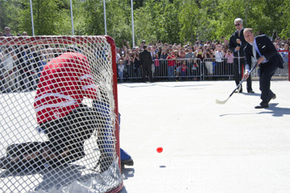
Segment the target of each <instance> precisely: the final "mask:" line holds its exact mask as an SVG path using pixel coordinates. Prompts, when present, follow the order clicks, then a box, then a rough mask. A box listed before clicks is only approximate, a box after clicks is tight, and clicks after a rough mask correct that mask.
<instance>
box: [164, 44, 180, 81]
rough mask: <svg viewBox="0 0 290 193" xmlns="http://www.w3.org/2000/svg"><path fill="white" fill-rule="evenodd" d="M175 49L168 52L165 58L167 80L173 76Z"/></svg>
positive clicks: (175, 57)
mask: <svg viewBox="0 0 290 193" xmlns="http://www.w3.org/2000/svg"><path fill="white" fill-rule="evenodd" d="M177 53H178V51H177V50H174V51H173V52H172V53H171V54H168V56H167V58H166V60H167V63H168V76H169V80H173V77H174V68H175V63H176V59H177Z"/></svg>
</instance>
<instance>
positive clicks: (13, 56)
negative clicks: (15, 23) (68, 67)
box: [0, 27, 61, 93]
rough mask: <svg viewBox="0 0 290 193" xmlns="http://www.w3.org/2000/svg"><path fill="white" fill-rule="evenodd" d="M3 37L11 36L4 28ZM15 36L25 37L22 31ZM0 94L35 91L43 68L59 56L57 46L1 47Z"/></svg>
mask: <svg viewBox="0 0 290 193" xmlns="http://www.w3.org/2000/svg"><path fill="white" fill-rule="evenodd" d="M4 31H5V32H4V33H2V32H0V34H1V35H3V36H6V37H7V36H12V35H11V33H10V28H9V27H5V29H4ZM17 36H27V33H26V32H25V31H24V32H23V33H22V34H17ZM0 48H1V49H0V93H6V92H15V91H31V90H35V89H36V87H37V83H38V77H39V76H40V73H41V70H42V69H43V66H44V65H46V64H47V62H48V61H50V60H51V59H52V58H55V57H57V56H58V55H59V54H61V51H59V49H60V48H59V47H58V46H54V47H52V46H49V45H46V46H28V45H21V46H16V45H14V46H1V47H0Z"/></svg>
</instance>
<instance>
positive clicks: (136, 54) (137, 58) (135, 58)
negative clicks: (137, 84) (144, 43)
mask: <svg viewBox="0 0 290 193" xmlns="http://www.w3.org/2000/svg"><path fill="white" fill-rule="evenodd" d="M138 50H139V49H135V50H134V51H133V65H134V74H135V77H141V64H140V56H139V52H138Z"/></svg>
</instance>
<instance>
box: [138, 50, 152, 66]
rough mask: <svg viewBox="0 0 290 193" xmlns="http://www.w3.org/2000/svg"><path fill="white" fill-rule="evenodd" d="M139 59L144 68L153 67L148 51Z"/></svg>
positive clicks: (142, 53)
mask: <svg viewBox="0 0 290 193" xmlns="http://www.w3.org/2000/svg"><path fill="white" fill-rule="evenodd" d="M139 57H140V63H141V65H142V66H143V65H144V66H146V65H147V66H149V65H150V66H151V64H153V60H152V57H151V54H150V52H148V51H147V50H143V52H141V53H140V55H139Z"/></svg>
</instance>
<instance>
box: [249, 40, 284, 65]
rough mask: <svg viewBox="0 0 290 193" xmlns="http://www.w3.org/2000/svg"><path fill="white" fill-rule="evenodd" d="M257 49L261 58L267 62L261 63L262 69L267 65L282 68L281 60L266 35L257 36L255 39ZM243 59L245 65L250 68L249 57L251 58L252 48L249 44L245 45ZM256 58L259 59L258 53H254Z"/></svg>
mask: <svg viewBox="0 0 290 193" xmlns="http://www.w3.org/2000/svg"><path fill="white" fill-rule="evenodd" d="M255 39H256V43H257V47H258V49H259V51H260V53H261V55H262V56H264V57H265V58H266V60H267V61H268V62H266V63H262V64H260V65H263V66H264V67H267V66H268V65H277V66H278V67H279V68H283V58H282V57H281V55H280V54H279V53H278V51H277V50H276V48H275V46H274V44H273V43H272V41H271V40H270V38H269V37H268V36H267V35H259V36H257V37H255ZM244 51H245V57H246V59H245V60H246V64H248V65H249V66H250V68H251V61H252V59H251V57H253V46H252V45H251V44H249V43H248V44H247V45H246V47H245V50H244ZM256 56H257V58H258V57H259V53H258V52H257V53H256Z"/></svg>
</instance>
